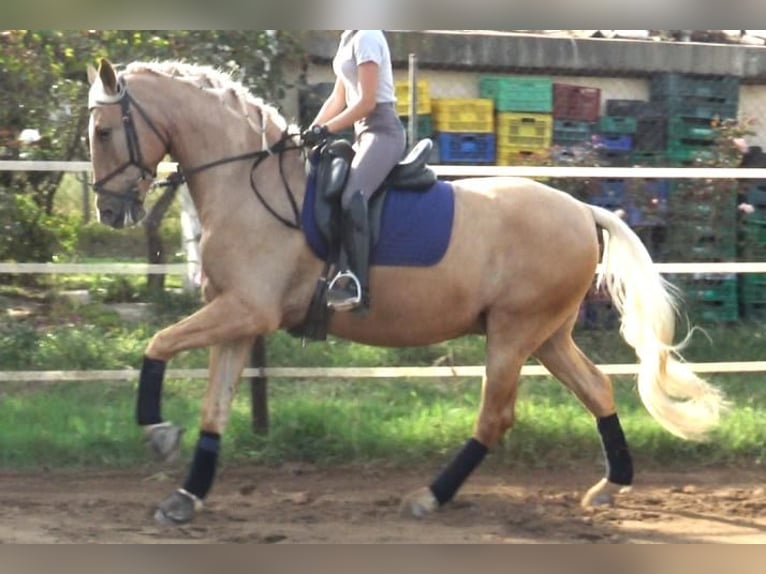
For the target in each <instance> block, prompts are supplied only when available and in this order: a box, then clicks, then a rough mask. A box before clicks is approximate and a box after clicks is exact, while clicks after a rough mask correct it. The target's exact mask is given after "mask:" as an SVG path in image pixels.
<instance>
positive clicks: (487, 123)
mask: <svg viewBox="0 0 766 574" xmlns="http://www.w3.org/2000/svg"><path fill="white" fill-rule="evenodd" d="M431 107H432V117H433V124H434V131H437V132H450V133H471V134H477V133H482V134H483V133H494V131H495V114H494V103H493V102H492V100H489V99H476V98H457V99H434V100H432V101H431Z"/></svg>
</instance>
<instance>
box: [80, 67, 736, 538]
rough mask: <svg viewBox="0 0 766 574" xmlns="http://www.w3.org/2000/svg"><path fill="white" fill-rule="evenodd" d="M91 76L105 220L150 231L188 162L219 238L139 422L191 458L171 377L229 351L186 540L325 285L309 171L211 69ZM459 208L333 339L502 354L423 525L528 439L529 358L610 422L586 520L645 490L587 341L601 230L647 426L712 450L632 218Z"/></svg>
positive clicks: (426, 499) (215, 387)
mask: <svg viewBox="0 0 766 574" xmlns="http://www.w3.org/2000/svg"><path fill="white" fill-rule="evenodd" d="M90 72H91V73H90V79H91V90H90V95H89V107H90V110H91V116H90V127H89V134H90V153H91V158H92V163H93V170H94V173H95V181H96V183H95V184H94V187H95V189H96V191H97V192H98V199H97V207H98V210H99V214H100V219H101V221H102V222H103V223H105V224H108V225H111V226H112V227H117V228H119V227H122V226H123V225H125V224H130V223H133V222H135V221H136V220H137V219H138V218H139V217H140V215H141V213H142V211H143V208H142V203H143V201H144V197H145V195H146V193H147V191H148V190H149V189H150V187H151V183H152V180H153V178H154V176H155V169H156V166H157V165H158V163H159V162H160V161H161V160H162V159H163V158H164V157H165V155H166V154H170V155H171V156H172V157H173V158H174V159H175V160H176V161H177V162H178V164H179V166H180V171H181V173H183V174H184V176H185V179H186V180H187V181H188V185H189V189H190V192H191V195H192V197H193V199H194V203H195V205H196V208H197V212H198V213H199V217H200V221H201V225H202V239H201V249H202V265H203V268H204V277H205V284H204V286H203V291H204V297H205V300H206V304H205V305H204V307H203V308H201V309H200V310H199V311H197V312H196V313H194V314H193V315H191V316H190V317H188V318H186V319H184V320H182V321H180V322H178V323H176V324H175V325H172V326H170V327H168V328H166V329H163V330H161V331H160V332H158V333H157V334H156V335H155V336H154V337H153V338H152V340H151V342H150V343H149V345H148V347H147V348H146V351H145V357H144V363H143V367H142V369H141V376H140V380H139V393H138V394H139V396H138V409H137V410H138V413H137V414H138V422H139V424H140V425H142V426H143V427H144V429H145V431H146V433H147V435H148V439H149V441H150V443H151V444H152V445H153V447H154V448H155V449H156V450H158V451H159V452H160V453H161V454H162V455H164V456H167V457H169V456H171V455H173V454H175V452H176V449H177V446H178V444H177V442H178V440H177V439H178V435H179V429H178V428H177V427H175V426H173V425H172V424H170V423H168V422H166V421H163V419H162V417H161V415H160V396H161V391H162V380H163V376H164V371H165V365H166V364H167V362H168V361H170V359H172V358H173V357H174V356H175V355H176V354H177V353H179V352H181V351H184V350H187V349H192V348H200V347H209V348H210V350H211V351H210V363H209V381H208V385H207V391H206V394H205V397H204V402H203V404H202V412H201V433H200V439H199V442H198V445H197V449H196V452H195V455H194V459H193V462H192V465H191V468H190V470H189V475H188V478H187V480H186V482H185V483H184V485H183V488H180V489H178V490H177V491H175V492H173V493H172V494H171V495H170V496H169V497H168V498H167V499H166V500H164V501H162V502H161V504H160V505H159V507H158V509H157V511H156V514H155V516H156V518H157V519H158V520H160V521H163V522H170V523H174V524H179V523H185V522H188V521H190V520H191V519H192V518H193V516H194V513H195V510H196V509H197V508H198V507H199V505H200V504H201V503H202V501H203V499H204V498H205V497H206V495H207V494H208V492H209V490H210V488H211V486H212V484H213V480H214V477H215V471H216V463H217V460H218V455H219V450H218V448H219V442H220V437H221V434H222V433H223V432H224V429H225V428H226V424H227V421H228V419H229V413H230V407H231V403H232V396H233V394H234V391H235V387H236V385H237V382H238V380H239V378H240V374H241V371H242V369H243V367H244V364H245V360H246V358H247V356H248V350H249V349H250V347H251V344H252V343H253V340H254V338H255V337H257V336H259V335H264V334H268V333H271V332H274V331H276V330H278V329H282V328H291V327H294V326H296V325H298V324H300V323H302V321H303V320H304V318H305V316H306V314H307V309H308V308H309V305H310V302H311V300H312V296H313V294H314V291H315V286H316V284H317V279H318V278H319V277H320V276H321V274H322V271H323V261H322V260H321V259H320V258H318V257H317V255H315V253H314V251H312V249H311V248H310V246H309V245H308V243H307V239H306V235H305V234H304V233H302V232H301V229H302V227H301V224H300V222H301V218H300V211H301V207H302V205H303V202H304V197H305V194H306V193H307V192H306V184H307V174H306V154H305V150H304V149H303V146H302V145H301V142H300V141H299V140H298V138H297V137H296V136H291V135H289V134H288V126H287V124H286V122H285V120H284V119H283V118H282V117H281V116H280V115H279V114H278V113H277V111H276V110H275V109H274V108H272V107H270V106H268V105H266V104H264V103H263V102H262V101H261V100H260V99H257V98H254V97H252V96H251V95H250V94H249V93H248V91H247V90H245V89H244V88H243V87H242V86H241V85H240V84H238V83H236V82H234V81H232V80H231V79H230V78H229V77H228V76H226V75H224V74H221V73H220V72H217V71H215V70H212V69H210V68H206V67H200V66H195V65H188V64H180V63H176V62H167V63H133V64H131V65H129V66H127V68H126V69H125V70H124V71H123V72H122V73H120V74H119V75H118V74H117V73H116V71H115V70H114V68H113V66H112V65H111V64H110V63H109V62H108V61H106V60H102V61H101V62H100V66H99V69H98V70H97V71H96V70H94V69H91V70H90ZM440 185H442V186H444V185H446V186H447V187H450V185H449V184H445V183H443V182H440ZM450 189H451V191H452V192H454V194H453V195H451V196H450V197H454V209H453V211H452V230H451V235H450V236H449V240H448V244H447V246H446V248H445V251H444V253H443V256H442V257H441V258H440V259H439V260H438V261H437V262H432V263H431V264H429V265H426V266H397V265H383V264H379V265H376V266H374V267H373V269H372V271H371V294H372V303H371V307H370V309H369V311H368V312H367V313H366V314H357V313H338V314H335V315H334V316H333V317H332V318H331V321H330V324H329V332H330V333H331V334H333V335H336V336H338V337H342V338H345V339H349V340H353V341H357V342H360V343H364V344H369V345H382V346H414V345H428V344H433V343H436V342H439V341H444V340H448V339H452V338H456V337H460V336H462V335H466V334H476V333H480V334H484V335H486V348H487V357H486V375H485V377H484V381H483V387H482V400H481V406H480V409H479V412H478V418H477V421H476V424H475V428H474V431H473V435H472V437H471V438H470V439H469V440H468V441H467V443H466V444H465V445H464V446H463V448H462V449H461V450H459V451H458V453H457V454H456V456H455V458H454V459H453V460H452V461H451V462H450V464H449V465H448V466H447V467H446V468H445V469H444V471H443V472H442V473H441V474H440V475H439V476H438V477H436V479H435V480H434V481H433V482H432V483H431V484H430V486H428V487H425V488H422V489H420V490H417V491H415V492H414V493H412V494H411V495H409V496H407V497H405V500H404V502H403V508H404V509H405V510H406V511H407V512H409V513H411V514H413V515H414V516H417V517H419V516H424V515H426V514H428V513H430V512H432V511H434V510H436V509H438V508H439V507H440V506H442V505H444V504H445V503H447V502H448V501H449V500H450V499H452V498H453V496H454V495H455V494H456V493H457V491H458V489H459V488H460V486H461V485H462V484H463V483H464V482H465V480H466V479H467V478H468V476H469V475H470V474H471V472H472V471H473V470H475V468H476V467H477V466H478V465H479V464H480V463H481V461H482V460H483V458H484V457H485V455H486V454H487V452H488V451H489V450H491V449H492V448H493V447H495V446H496V445H497V443H498V441H499V440H500V438H501V436H502V435H503V434H504V433H505V432H506V431H507V430H508V429H509V428H510V427H511V426H512V425H513V423H514V409H515V402H516V396H517V390H518V384H519V376H520V371H521V368H522V366H523V365H524V363H525V361H526V360H527V358H528V357H530V356H534V357H535V358H536V359H537V360H538V361H540V362H541V363H542V364H543V365H544V366H545V367H547V368H548V369H549V370H550V372H551V373H552V374H553V375H555V376H556V378H558V379H559V380H560V381H561V382H562V383H563V384H564V385H566V386H567V387H568V388H569V389H570V390H571V391H572V392H573V393H574V394H575V395H576V396H577V398H578V399H579V400H580V401H581V402H582V403H583V404H584V405H585V407H586V408H587V409H588V411H590V413H591V414H592V415H593V416H594V417H595V419H596V422H597V429H598V432H599V434H600V436H601V439H602V443H603V446H604V453H605V459H606V466H607V472H606V476H605V478H604V479H603V480H601V481H599V482H598V483H597V484H596V485H595V486H594V487H593V488H591V489H590V490H589V491H588V493H587V494H586V495H585V496H584V498H583V505H585V506H590V505H594V504H601V503H607V502H611V501H612V500H613V495H614V494H615V493H616V492H617V491H619V490H620V489H624V488H626V487H629V486H630V485H631V483H632V480H633V467H632V461H631V456H630V452H629V450H628V446H627V443H626V440H625V437H624V434H623V431H622V428H621V426H620V422H619V419H618V416H617V414H616V407H615V404H614V398H613V392H612V386H611V382H610V380H609V379H608V378H607V377H606V376H605V375H604V374H603V373H601V372H600V371H599V370H598V369H597V368H596V367H595V366H594V365H593V363H592V362H591V361H590V360H589V359H588V358H587V357H586V356H585V355H584V354H583V353H582V352H581V351H580V350H579V349H578V347H577V346H576V345H575V343H574V341H573V339H572V330H573V327H574V325H575V321H576V318H577V315H578V309H579V307H580V304H581V302H582V300H583V298H584V297H585V295H586V293H587V291H588V290H589V288H590V287H591V285H592V283H593V281H594V276H595V273H596V270H597V264H598V263H599V253H600V247H599V241H598V230H599V228H600V229H601V230H602V231H603V232H604V235H605V242H606V243H605V254H604V262H603V263H604V265H603V269H602V279H603V280H604V281H605V284H606V286H607V288H608V290H609V292H610V294H611V297H612V299H613V301H614V304H615V306H616V308H617V309H618V310H619V312H620V315H621V318H622V323H621V334H622V336H623V337H624V338H625V340H626V341H627V342H628V343H629V344H630V345H631V346H632V347H633V348H634V349H635V351H636V354H637V357H638V359H639V361H640V374H639V375H638V389H639V392H640V396H641V398H642V400H643V402H644V404H645V406H646V408H647V410H648V411H649V413H650V414H651V415H652V416H653V417H654V418H655V419H656V420H657V421H658V422H659V423H660V424H661V425H662V426H663V427H665V428H666V429H668V430H669V431H670V432H672V433H673V434H675V435H678V436H679V437H682V438H685V439H696V438H700V437H702V436H703V435H704V434H705V433H706V432H707V431H708V430H709V429H711V427H713V426H714V425H715V424H716V423H717V421H718V418H719V411H720V409H721V406H722V402H723V401H722V397H721V395H720V394H719V392H718V391H717V390H716V389H715V388H713V387H711V386H710V385H709V384H708V383H706V382H704V381H703V380H701V379H700V378H698V377H697V376H696V375H695V374H694V373H693V372H692V371H691V370H690V369H689V368H688V366H687V365H686V364H685V363H683V361H682V360H681V359H680V358H679V357H678V355H677V351H678V348H677V346H674V342H673V341H674V330H675V321H676V303H675V299H674V296H673V294H672V293H673V290H672V289H671V288H670V286H669V285H668V284H666V283H665V282H664V281H663V279H662V278H661V277H660V275H659V274H658V273H657V272H656V271H655V269H654V268H653V266H652V261H651V259H650V256H649V255H648V253H647V251H646V249H645V248H644V247H643V245H642V244H641V242H640V241H639V239H638V237H637V236H636V235H635V234H634V233H633V232H632V231H631V230H630V228H629V227H627V225H626V224H625V223H623V222H622V221H621V220H620V218H619V217H617V216H616V215H614V214H612V213H610V212H609V211H606V210H604V209H601V208H598V207H594V206H590V205H587V204H585V203H582V202H580V201H577V200H576V199H574V198H572V197H571V196H569V195H567V194H566V193H562V192H560V191H557V190H555V189H552V188H550V187H548V186H546V185H543V184H541V183H538V182H535V181H531V180H527V179H521V178H484V179H466V180H462V181H455V182H452V184H451V187H450ZM307 203H308V202H307ZM424 221H425V220H424ZM413 227H418V226H417V225H415V226H413Z"/></svg>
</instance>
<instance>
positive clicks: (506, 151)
mask: <svg viewBox="0 0 766 574" xmlns="http://www.w3.org/2000/svg"><path fill="white" fill-rule="evenodd" d="M547 152H548V150H543V149H539V148H538V149H527V148H524V147H515V146H503V147H498V148H497V160H496V164H497V165H500V166H508V165H511V166H513V165H524V164H526V163H528V162H529V161H530V160H535V159H537V158H543V157H545V156H546V154H547Z"/></svg>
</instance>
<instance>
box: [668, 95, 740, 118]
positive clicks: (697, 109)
mask: <svg viewBox="0 0 766 574" xmlns="http://www.w3.org/2000/svg"><path fill="white" fill-rule="evenodd" d="M664 105H665V109H666V110H667V114H668V116H681V117H685V118H704V119H714V118H721V119H736V118H737V115H738V107H737V105H736V104H729V103H721V102H719V101H718V100H715V99H711V98H702V97H694V96H690V97H672V98H668V99H667V100H666V101H665V102H664Z"/></svg>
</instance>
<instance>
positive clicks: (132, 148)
mask: <svg viewBox="0 0 766 574" xmlns="http://www.w3.org/2000/svg"><path fill="white" fill-rule="evenodd" d="M94 104H95V105H100V106H105V105H115V104H120V111H121V112H122V124H123V126H124V128H125V138H126V139H127V144H128V160H127V161H126V162H125V163H124V164H122V165H121V166H120V167H118V168H117V169H115V170H114V171H112V172H111V173H109V174H108V175H106V176H104V177H103V178H101V179H100V180H98V181H97V182H96V183H94V184H93V189H94V190H95V191H96V193H100V194H102V195H109V196H112V197H115V198H117V199H121V200H122V201H124V202H125V203H129V202H134V201H137V200H138V190H137V189H136V186H135V184H136V183H138V182H139V181H146V180H153V179H154V178H155V177H157V172H156V171H155V170H152V169H149V168H148V167H146V165H145V164H144V158H143V155H142V154H141V146H140V144H139V142H138V133H137V132H136V126H135V123H134V121H133V115H132V114H131V106H132V107H133V108H135V109H136V111H138V113H139V115H140V116H141V117H142V118H143V120H144V121H145V122H146V125H148V126H149V128H150V129H151V130H152V131H153V132H154V135H156V136H157V138H158V139H159V140H160V141H161V142H162V145H163V147H164V150H165V153H167V152H168V150H169V148H170V142H168V141H167V140H166V139H165V138H164V137H163V135H162V133H161V132H160V130H159V129H158V128H157V126H155V125H154V122H152V120H151V119H150V118H149V116H148V115H147V113H146V112H145V111H144V109H143V108H142V107H141V106H140V105H139V104H138V102H136V100H134V99H133V98H132V97H131V96H130V94H129V93H128V90H127V88H126V87H125V84H124V83H123V82H122V80H120V82H119V83H118V90H117V95H116V96H114V97H112V98H109V100H108V101H95V102H94ZM163 155H164V154H163ZM131 167H135V168H137V169H138V170H139V172H140V174H141V175H140V176H139V177H138V178H137V179H136V181H135V182H134V183H133V185H132V186H131V187H130V189H129V190H128V191H124V192H118V191H111V190H109V189H106V185H107V184H108V183H109V182H110V181H111V180H112V179H114V178H115V177H117V176H118V175H120V174H122V173H123V172H124V171H125V170H127V169H129V168H131Z"/></svg>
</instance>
